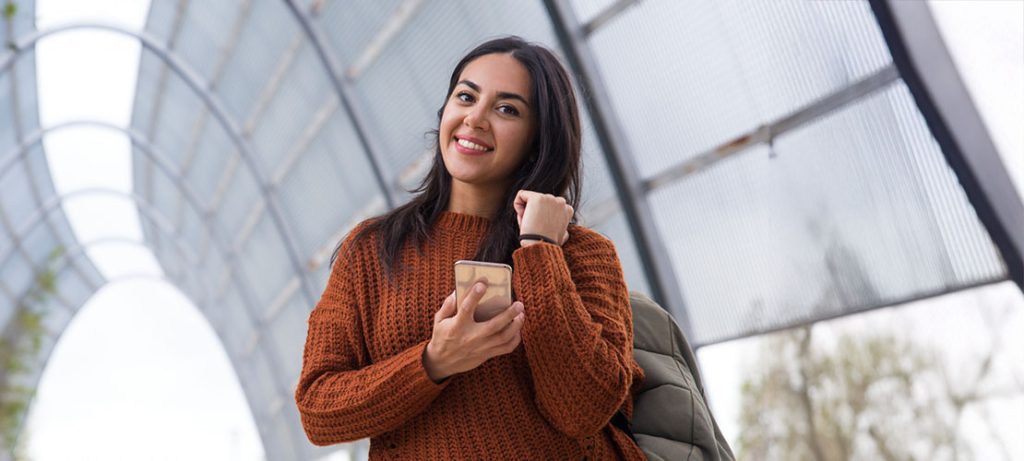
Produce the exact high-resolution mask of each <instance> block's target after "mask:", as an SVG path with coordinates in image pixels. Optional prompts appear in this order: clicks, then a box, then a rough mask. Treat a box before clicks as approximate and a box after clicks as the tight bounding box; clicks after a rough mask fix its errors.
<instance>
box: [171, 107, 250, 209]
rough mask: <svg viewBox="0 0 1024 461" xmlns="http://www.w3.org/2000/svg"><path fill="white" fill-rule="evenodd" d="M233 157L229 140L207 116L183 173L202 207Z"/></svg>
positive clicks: (214, 121)
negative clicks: (190, 162)
mask: <svg viewBox="0 0 1024 461" xmlns="http://www.w3.org/2000/svg"><path fill="white" fill-rule="evenodd" d="M235 155H238V154H237V150H236V149H235V146H234V144H233V143H232V142H231V138H230V137H229V136H228V134H227V133H226V132H225V131H224V129H223V128H222V127H221V125H220V124H219V123H217V121H216V120H215V119H214V118H213V116H212V115H209V116H207V117H206V123H205V125H204V127H203V133H202V135H201V137H200V138H199V144H198V145H197V146H196V153H195V157H194V158H193V159H192V164H191V167H190V168H189V170H188V171H187V172H186V173H185V175H186V178H187V179H188V182H189V184H191V185H192V190H193V191H195V193H196V195H197V196H198V198H199V199H200V200H201V203H202V204H203V205H204V206H209V204H210V203H209V202H210V200H211V199H212V197H213V194H214V192H215V191H216V190H217V189H216V188H217V183H218V181H220V177H221V175H222V174H224V170H225V169H226V168H227V164H228V160H229V159H230V158H231V157H232V156H235ZM243 168H244V167H243Z"/></svg>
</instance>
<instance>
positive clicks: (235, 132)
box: [0, 22, 319, 304]
mask: <svg viewBox="0 0 1024 461" xmlns="http://www.w3.org/2000/svg"><path fill="white" fill-rule="evenodd" d="M90 29H91V30H99V31H106V32H113V33H116V34H120V35H124V36H128V37H132V38H135V39H136V40H138V41H139V43H140V44H141V45H142V46H143V47H145V48H146V49H148V50H149V51H151V52H152V53H154V54H156V55H157V56H158V57H159V58H160V59H162V60H163V61H164V62H165V63H166V64H167V65H168V66H169V67H170V68H171V70H173V71H174V73H175V74H177V75H178V77H179V78H181V79H182V80H183V81H184V82H185V83H186V84H187V85H188V86H189V87H190V88H191V89H192V90H193V91H194V92H195V93H196V95H198V96H199V97H200V98H201V99H202V100H203V102H204V103H205V104H206V106H207V107H208V108H209V109H210V112H211V113H212V114H213V115H214V117H215V118H217V121H218V122H219V123H220V125H221V126H222V127H223V128H224V131H225V132H226V133H227V134H228V136H229V137H230V138H231V140H232V142H233V143H234V144H235V146H236V147H237V148H238V150H239V153H240V154H241V156H242V160H243V162H244V163H245V165H246V166H247V167H248V169H249V171H250V173H251V174H252V175H253V177H254V178H256V182H257V184H258V186H259V188H260V195H261V196H262V198H263V200H264V201H266V204H267V211H268V212H269V213H270V217H271V221H272V222H273V224H274V227H275V229H276V230H277V232H278V234H279V235H280V237H281V240H282V243H283V244H284V247H285V252H286V253H287V254H288V259H289V262H290V263H291V265H292V269H293V270H294V271H295V272H296V273H299V274H301V273H304V270H303V265H302V259H301V258H300V257H299V253H298V244H297V243H296V239H295V237H294V234H293V232H292V230H291V228H290V227H289V226H288V224H287V222H285V220H284V217H283V214H282V212H281V207H280V205H278V203H277V197H276V196H275V194H274V191H273V186H272V185H271V184H270V181H269V177H268V175H267V174H265V173H264V172H263V170H262V168H261V167H260V165H259V163H258V162H257V161H256V157H255V154H254V152H253V149H252V146H250V145H249V143H248V141H247V140H246V139H245V137H244V136H243V135H242V132H241V127H240V126H239V125H238V124H237V123H235V121H234V119H233V118H231V116H230V115H229V114H228V112H227V110H226V109H225V108H224V105H223V104H222V103H221V102H220V99H219V98H218V97H217V95H215V94H213V92H211V91H210V89H209V85H208V84H207V83H206V82H204V81H203V80H202V78H201V77H200V76H199V75H198V74H197V73H196V72H195V71H194V70H193V69H192V68H191V67H189V66H188V64H186V63H185V62H184V61H182V60H181V59H178V57H177V56H175V55H174V54H173V52H172V51H171V50H169V49H167V48H166V47H165V46H164V45H163V44H161V43H160V41H159V40H158V39H156V38H154V37H152V36H150V35H149V34H147V33H144V32H138V31H134V30H130V29H127V28H125V27H123V26H120V25H116V24H105V23H92V22H88V23H72V24H66V25H62V26H58V27H54V28H51V29H48V30H38V31H34V32H33V33H31V34H28V36H27V37H24V38H21V39H19V40H17V41H16V42H15V43H14V44H13V46H12V47H13V51H12V52H10V53H8V54H7V55H5V56H4V57H3V58H2V59H0V73H3V72H6V71H7V69H8V68H9V67H10V66H11V65H12V64H13V63H14V61H15V60H16V58H17V57H18V56H20V55H21V54H22V53H24V52H25V50H26V49H29V48H32V47H34V46H35V44H36V43H37V42H38V41H39V40H40V39H43V38H45V37H48V36H50V35H54V34H60V33H64V32H70V31H75V30H90ZM302 282H303V283H302V287H303V290H302V293H303V294H304V295H305V296H306V300H307V302H309V303H311V304H312V303H314V302H315V301H316V299H318V298H319V297H318V296H317V295H316V291H315V290H314V289H313V288H312V286H311V284H310V281H309V278H308V277H303V278H302Z"/></svg>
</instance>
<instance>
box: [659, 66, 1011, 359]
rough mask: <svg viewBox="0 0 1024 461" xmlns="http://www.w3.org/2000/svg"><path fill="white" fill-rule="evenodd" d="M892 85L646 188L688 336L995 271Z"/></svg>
mask: <svg viewBox="0 0 1024 461" xmlns="http://www.w3.org/2000/svg"><path fill="white" fill-rule="evenodd" d="M914 107H915V106H914V105H913V99H912V98H911V96H910V94H909V92H908V91H907V89H906V87H905V86H904V85H902V83H901V84H897V85H894V86H892V87H890V88H889V89H887V90H885V91H883V92H880V93H876V94H874V95H872V96H870V97H868V98H866V99H863V100H861V101H858V102H856V103H854V104H853V105H852V106H850V107H847V108H846V109H844V110H842V111H840V112H837V113H834V114H832V115H829V116H827V117H824V118H822V119H820V120H818V121H816V122H814V123H812V124H810V125H808V126H805V127H803V128H802V129H800V130H799V131H796V132H792V133H790V134H787V135H786V136H784V137H782V138H780V139H778V140H777V141H776V143H775V152H776V154H777V156H775V157H771V156H769V155H768V152H767V148H765V147H763V146H762V147H758V148H755V149H753V150H751V151H749V152H746V153H744V154H742V156H741V157H740V158H737V159H734V160H730V161H726V162H722V163H720V164H716V165H715V166H714V167H712V168H711V169H710V170H708V171H705V172H702V173H699V174H695V175H693V176H690V177H687V178H685V179H684V180H682V181H680V182H678V183H676V184H673V185H670V186H667V187H664V188H662V189H659V190H657V191H655V192H653V193H652V194H651V196H650V200H651V204H652V207H653V208H654V209H655V210H657V212H656V218H657V219H656V221H657V223H658V228H659V229H660V230H661V232H662V235H664V236H666V245H667V246H668V247H669V252H670V255H671V257H672V259H673V261H674V265H675V270H676V275H677V276H678V277H679V280H680V284H681V286H682V291H683V295H684V296H685V297H686V301H687V302H686V304H687V308H688V309H689V310H690V319H691V321H692V322H693V327H694V328H693V331H694V332H695V334H696V335H697V337H696V338H693V342H694V343H696V344H706V343H708V342H713V341H716V340H720V339H724V338H729V337H735V336H738V335H743V334H748V333H752V332H757V331H766V330H769V329H773V328H778V327H782V326H787V325H793V324H796V323H799V322H806V321H813V320H816V319H821V318H827V317H832V316H836V315H840V314H846V313H851V312H855V311H858V310H862V309H867V308H872V307H880V306H883V305H889V304H891V303H895V302H899V301H901V300H906V299H911V298H915V297H919V296H924V295H928V294H937V293H940V292H944V291H948V290H955V289H958V288H962V287H966V286H970V285H974V284H977V283H984V282H987V281H993V280H997V279H1000V278H1002V277H1005V268H1004V267H1003V264H1002V262H1001V260H1000V259H999V257H998V255H997V254H996V252H995V249H994V247H993V245H992V242H991V241H990V239H989V237H988V235H987V234H986V232H985V230H984V229H983V228H982V227H981V224H980V223H979V222H978V219H977V217H976V215H975V213H974V211H973V209H972V208H971V207H970V205H969V204H968V202H967V199H966V197H965V195H964V192H963V190H962V189H961V188H960V186H959V184H958V183H957V180H956V177H955V176H954V174H953V172H952V170H951V169H950V168H949V167H948V166H947V165H946V164H945V162H944V160H943V157H942V155H941V153H940V151H939V148H938V145H937V144H936V143H935V142H934V140H933V139H932V138H931V137H930V135H929V132H928V130H927V127H926V126H925V123H924V121H923V120H922V118H921V117H920V114H919V113H918V112H917V111H916V109H915V108H914Z"/></svg>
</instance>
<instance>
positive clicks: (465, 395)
mask: <svg viewBox="0 0 1024 461" xmlns="http://www.w3.org/2000/svg"><path fill="white" fill-rule="evenodd" d="M364 224H365V223H364ZM489 225H490V222H489V221H488V220H487V219H485V218H481V217H477V216H472V215H467V214H459V213H453V212H445V213H443V214H442V215H441V216H440V218H439V220H438V222H436V223H435V224H434V226H433V227H432V229H431V239H432V240H431V242H430V243H428V244H426V245H425V246H424V251H423V253H422V254H420V253H418V252H417V251H416V249H415V248H413V247H412V246H411V245H406V246H405V248H404V249H403V252H402V254H401V258H400V259H401V262H402V264H404V265H405V266H406V267H407V269H406V272H403V275H402V276H400V277H398V278H397V285H396V286H390V285H389V284H388V283H387V280H386V278H385V277H384V275H383V271H382V265H381V261H380V260H379V258H378V257H377V252H376V251H377V250H376V249H377V246H376V245H377V241H378V239H379V236H377V235H371V236H369V237H367V238H365V239H363V240H360V241H358V242H354V241H353V236H354V235H355V234H356V232H358V230H359V229H360V228H361V227H362V225H360V226H357V228H356V230H355V231H353V232H351V233H350V234H349V237H348V238H347V239H346V241H345V242H344V243H343V245H342V249H341V251H340V252H339V257H338V260H337V262H336V263H335V265H334V267H333V269H332V272H331V276H330V279H329V281H328V282H327V288H326V289H325V290H324V293H323V295H322V296H321V298H320V301H319V302H318V303H317V305H316V307H315V308H314V309H313V312H312V313H311V314H310V316H309V333H308V336H307V338H306V349H305V353H304V355H303V363H302V374H301V376H300V378H299V383H298V388H297V389H296V391H295V400H296V402H297V404H298V408H299V413H300V414H301V417H302V425H303V427H304V428H305V430H306V434H307V435H308V436H309V439H310V440H311V441H312V442H313V443H314V444H317V445H329V444H335V443H340V442H346V441H353V440H357V439H361V438H364V437H370V438H371V440H370V458H371V459H400V460H414V459H422V460H443V459H456V460H481V459H488V460H490V459H500V460H579V459H584V458H586V459H588V460H605V459H626V460H643V459H644V455H643V453H642V452H641V451H640V450H639V448H637V446H636V444H634V443H633V441H632V440H630V439H629V437H627V436H626V435H625V434H624V433H622V432H620V431H619V430H618V429H616V428H614V426H612V425H611V424H609V420H610V419H611V417H612V415H614V414H615V412H616V411H617V410H619V409H622V410H623V411H624V412H625V413H626V415H627V417H631V416H632V412H633V403H632V393H633V392H634V391H635V390H636V389H637V388H638V387H639V385H640V383H641V382H642V381H643V379H644V375H643V370H642V369H641V368H640V367H639V365H637V364H636V362H635V361H634V360H633V329H632V311H631V310H630V306H629V294H628V292H627V290H626V285H625V281H624V279H623V276H622V268H621V266H620V264H619V260H618V256H617V255H616V252H615V247H614V246H613V245H612V243H611V242H610V241H609V240H608V239H606V238H605V237H603V236H601V235H600V234H598V233H596V232H594V231H591V230H589V229H585V228H583V227H579V226H570V227H569V234H570V238H569V240H568V242H566V243H565V245H564V247H559V246H556V245H552V244H548V243H537V244H534V245H532V246H528V247H523V248H518V249H516V251H515V252H514V253H513V255H512V258H513V277H512V289H513V293H515V297H516V299H518V300H520V301H522V302H523V304H524V305H525V308H526V310H525V312H526V317H525V323H524V325H523V330H522V338H523V340H522V343H521V344H520V346H519V347H518V348H517V349H516V350H515V351H513V352H512V353H510V354H507V355H501V356H498V357H495V358H492V359H490V360H488V361H486V362H484V363H483V364H482V365H481V366H479V367H478V368H476V369H474V370H470V371H467V372H465V373H460V374H456V375H454V376H451V377H449V378H448V379H446V380H443V381H442V382H441V383H435V382H433V381H432V380H431V379H430V378H429V377H428V376H427V373H426V370H425V369H424V368H423V361H422V356H423V353H424V350H425V348H426V345H427V342H429V340H430V336H431V332H432V331H433V316H434V313H435V312H436V311H437V310H438V309H440V307H441V304H442V302H443V301H444V299H445V297H447V296H448V295H449V294H450V293H451V292H452V291H453V290H454V288H455V280H454V274H453V264H454V263H455V261H457V260H460V259H472V258H473V256H474V254H475V253H476V249H477V245H478V244H479V242H480V241H481V240H482V237H483V236H484V233H485V232H486V230H487V228H488V226H489Z"/></svg>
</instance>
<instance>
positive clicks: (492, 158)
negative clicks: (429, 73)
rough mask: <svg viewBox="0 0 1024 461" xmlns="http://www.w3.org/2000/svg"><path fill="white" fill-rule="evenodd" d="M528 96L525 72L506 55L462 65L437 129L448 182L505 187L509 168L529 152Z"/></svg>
mask: <svg viewBox="0 0 1024 461" xmlns="http://www.w3.org/2000/svg"><path fill="white" fill-rule="evenodd" d="M530 96H531V95H530V74H529V73H528V72H527V70H526V67H524V66H523V65H522V64H521V63H520V62H519V61H518V60H516V59H515V58H513V57H512V56H511V55H509V54H488V55H484V56H481V57H479V58H477V59H475V60H473V61H472V62H470V63H469V64H467V65H466V67H464V68H463V69H462V73H461V74H460V75H459V80H458V84H456V86H455V89H454V90H452V94H451V96H450V97H449V98H448V101H447V102H446V103H445V106H444V112H443V113H442V115H441V126H440V128H439V130H438V131H439V136H438V143H439V144H440V148H441V156H442V158H443V159H444V165H445V168H447V169H448V173H449V174H451V176H452V180H453V181H457V182H461V183H465V184H472V185H474V186H483V187H496V188H504V187H508V185H509V181H510V179H511V175H512V172H513V171H515V169H516V168H517V167H518V166H519V163H520V162H521V161H522V160H523V159H524V158H526V156H527V155H528V154H529V153H528V152H526V149H527V147H528V146H529V145H530V141H531V136H532V134H533V133H532V130H531V127H532V126H533V123H532V121H533V114H532V108H531V107H530V105H529V102H528V101H529V100H530ZM453 187H457V186H456V185H454V184H453Z"/></svg>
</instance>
